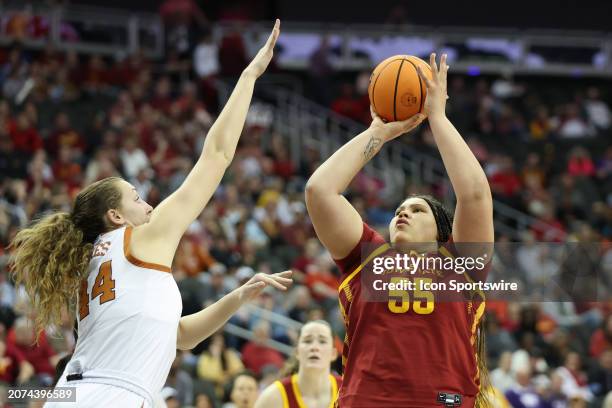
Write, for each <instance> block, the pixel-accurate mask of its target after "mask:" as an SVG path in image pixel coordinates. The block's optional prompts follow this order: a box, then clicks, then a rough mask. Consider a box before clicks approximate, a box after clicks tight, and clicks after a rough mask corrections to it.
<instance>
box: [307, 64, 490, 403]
mask: <svg viewBox="0 0 612 408" xmlns="http://www.w3.org/2000/svg"><path fill="white" fill-rule="evenodd" d="M430 67H431V77H430V78H431V79H430V78H428V77H427V76H426V75H425V74H424V73H423V72H422V70H420V69H419V75H420V77H421V79H422V80H423V81H424V83H425V85H426V87H427V98H426V101H425V106H424V113H425V114H426V115H416V116H413V117H412V118H409V119H407V120H405V121H401V122H390V123H384V122H383V121H382V120H381V119H380V118H379V117H378V116H377V115H376V114H375V113H374V111H372V116H373V120H372V124H371V125H370V127H369V128H368V129H367V130H366V131H364V132H363V133H361V134H359V135H358V136H356V137H355V138H353V139H352V140H351V141H350V142H348V143H347V144H345V145H344V146H343V147H342V148H341V149H339V150H338V151H337V152H335V153H334V154H333V155H332V156H331V157H330V158H329V159H327V161H325V162H324V163H323V164H322V165H321V166H320V167H319V168H318V169H317V170H316V171H315V173H314V174H313V175H312V177H311V178H310V180H309V181H308V184H307V188H306V204H307V207H308V212H309V214H310V217H311V219H312V222H313V224H314V227H315V230H316V233H317V235H318V237H319V239H320V240H321V242H322V243H323V244H324V245H325V247H326V248H327V249H328V250H329V251H330V253H331V255H332V256H333V258H334V259H335V260H336V263H337V264H338V266H339V268H340V270H341V272H342V279H343V281H342V283H341V285H340V288H339V299H340V306H341V311H342V312H343V317H344V319H345V324H346V327H347V335H346V338H345V342H344V343H345V344H344V350H343V363H344V375H343V379H344V382H343V385H342V387H341V389H340V395H339V397H338V405H339V407H341V408H347V407H351V408H353V407H380V408H384V407H419V408H429V407H431V408H434V407H440V406H461V407H473V406H484V405H483V404H484V402H483V397H482V395H481V394H480V384H481V381H483V376H484V374H485V372H484V370H485V365H484V360H483V358H482V357H483V355H482V353H483V352H484V349H483V347H482V340H483V339H482V332H481V330H480V323H481V317H482V314H483V312H484V298H483V296H482V293H478V294H466V295H469V299H467V300H465V301H458V302H454V301H453V302H451V301H443V302H436V298H435V297H434V296H433V294H431V293H425V292H421V293H417V291H416V290H415V291H414V292H413V293H411V292H408V291H395V292H392V291H389V292H388V293H384V295H385V301H384V302H381V301H367V300H366V299H364V293H365V290H368V288H367V287H365V286H364V282H367V279H364V278H367V277H368V276H373V275H371V274H372V258H373V257H374V256H376V255H383V254H384V253H385V252H389V251H395V252H396V253H397V252H398V251H402V249H403V248H406V247H409V248H410V249H411V250H412V251H415V253H416V254H417V255H419V256H421V257H430V256H431V257H442V256H444V257H453V256H456V255H458V253H457V251H458V250H459V245H455V243H481V245H477V246H476V245H475V247H476V248H472V250H467V249H465V248H464V249H463V251H466V252H474V250H475V252H474V253H469V254H466V255H469V256H475V255H480V256H483V257H488V259H490V252H491V251H492V244H491V243H492V242H493V214H492V198H491V192H490V189H489V185H488V182H487V178H486V176H485V174H484V172H483V170H482V168H481V167H480V165H479V163H478V161H477V160H476V158H475V157H474V155H473V154H472V152H471V151H470V149H469V148H468V146H467V145H466V143H465V142H464V141H463V139H462V138H461V136H460V134H459V133H458V132H457V130H456V129H455V127H454V126H453V125H452V123H451V122H450V121H449V120H448V119H447V118H446V115H445V106H446V99H447V94H446V77H447V70H448V65H447V64H446V56H445V55H443V56H442V58H441V61H440V68H439V69H438V67H437V64H436V60H435V55H434V54H432V55H431V57H430ZM425 117H427V118H428V120H429V125H430V127H431V130H432V133H433V136H434V139H435V142H436V145H437V147H438V149H439V151H440V154H441V156H442V159H443V161H444V165H445V167H446V170H447V172H448V175H449V178H450V181H451V183H452V186H453V189H454V192H455V196H456V198H457V204H456V207H455V212H454V219H453V217H452V216H451V215H450V213H449V212H447V211H446V210H445V209H444V207H443V206H442V205H441V204H440V203H439V202H438V201H436V200H435V199H433V198H432V197H430V196H425V195H416V196H411V197H408V198H406V199H405V200H404V201H403V202H402V203H400V204H399V206H398V207H397V210H396V212H395V216H394V217H393V219H392V220H391V222H390V224H389V235H390V244H391V245H389V244H388V243H387V242H385V239H384V238H383V237H382V236H381V235H380V234H378V233H377V232H376V231H374V230H373V229H372V228H370V227H369V226H368V225H367V224H365V223H364V222H363V221H362V219H361V217H360V215H359V213H358V212H357V211H356V210H355V208H353V206H352V205H351V204H350V203H349V202H348V201H347V200H346V199H345V198H344V197H343V196H342V192H343V191H344V190H345V189H346V188H347V187H348V185H349V183H350V182H351V180H352V179H353V178H354V177H355V176H356V175H357V174H358V172H359V171H360V170H361V169H362V168H363V166H364V165H365V164H366V163H367V162H368V161H369V160H370V159H371V158H372V157H373V156H374V155H375V154H376V153H378V151H379V150H380V149H381V148H382V146H383V145H384V144H385V143H387V142H390V141H392V140H393V139H395V138H396V137H398V136H400V135H402V134H404V133H406V132H408V131H410V130H412V129H414V128H415V127H416V126H418V125H419V124H420V123H421V121H423V120H424V119H425ZM389 148H393V147H392V146H390V147H389ZM372 245H373V248H374V249H372V250H369V252H365V253H362V250H364V248H368V247H371V246H372ZM459 255H464V254H463V253H459ZM486 269H487V268H485V270H484V271H483V272H484V273H483V274H482V275H480V276H478V277H476V279H484V277H485V276H486ZM436 272H437V271H425V270H418V271H416V273H414V274H413V275H410V279H414V280H417V279H431V278H432V277H437V276H440V278H446V277H447V276H446V275H437V274H436ZM426 273H427V274H428V275H427V274H426ZM451 274H452V275H455V279H470V274H469V273H464V274H461V275H460V274H457V273H454V272H451ZM472 295H473V296H472Z"/></svg>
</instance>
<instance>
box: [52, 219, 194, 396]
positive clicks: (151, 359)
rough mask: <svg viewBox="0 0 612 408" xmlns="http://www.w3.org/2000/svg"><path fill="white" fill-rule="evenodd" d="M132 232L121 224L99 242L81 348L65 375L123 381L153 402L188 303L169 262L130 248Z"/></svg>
mask: <svg viewBox="0 0 612 408" xmlns="http://www.w3.org/2000/svg"><path fill="white" fill-rule="evenodd" d="M131 233H132V227H123V228H119V229H116V230H114V231H111V232H108V233H106V234H103V235H100V236H99V237H98V239H97V240H96V243H95V244H94V251H93V257H92V259H91V261H90V263H89V274H88V278H87V286H85V284H83V286H82V287H81V291H80V294H79V308H78V309H79V310H78V312H77V319H78V334H79V335H78V340H77V344H76V349H75V352H74V355H73V357H72V359H71V360H70V362H69V363H68V365H67V367H66V370H65V371H64V374H63V376H62V378H61V380H60V381H61V383H62V385H64V386H72V385H74V384H75V383H79V382H89V383H98V384H109V385H115V386H121V387H123V388H127V389H129V390H132V391H134V392H136V393H138V394H140V395H142V396H143V397H144V398H146V399H147V400H149V402H150V404H151V405H152V401H151V400H152V399H153V398H154V396H155V395H156V394H158V393H159V392H160V391H161V389H162V387H163V385H164V383H165V381H166V378H167V376H168V372H169V371H170V366H171V364H172V362H173V360H174V358H175V356H176V336H177V329H178V324H179V319H180V317H181V311H182V303H181V295H180V293H179V290H178V287H177V285H176V282H175V280H174V278H173V276H172V274H171V273H169V272H170V269H169V268H167V267H164V266H161V265H155V264H151V263H146V262H143V261H140V260H138V259H136V258H135V257H134V256H132V255H131V254H130V248H129V243H130V237H131ZM71 374H77V375H76V378H75V376H71ZM78 374H82V379H81V376H80V375H78ZM67 376H68V378H67ZM73 378H75V381H74V382H72V379H73ZM67 379H68V382H67V383H66V382H65V381H66V380H67ZM58 385H59V384H58Z"/></svg>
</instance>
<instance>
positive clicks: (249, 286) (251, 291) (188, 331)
mask: <svg viewBox="0 0 612 408" xmlns="http://www.w3.org/2000/svg"><path fill="white" fill-rule="evenodd" d="M292 282H293V281H292V280H291V271H284V272H280V273H275V274H273V275H266V274H264V273H258V274H256V275H255V276H253V277H252V278H251V279H250V280H249V281H248V282H247V283H245V284H244V285H242V286H241V287H239V288H238V289H235V290H234V291H232V292H230V293H229V294H227V295H225V296H223V298H221V299H220V300H218V301H217V302H215V303H213V304H212V305H210V306H208V307H207V308H206V309H204V310H201V311H199V312H197V313H194V314H191V315H188V316H183V317H181V320H180V321H179V327H178V332H177V340H176V342H177V348H179V349H181V350H191V349H192V348H194V347H195V346H197V345H198V344H199V343H200V342H202V341H203V340H204V339H206V338H208V337H209V336H210V335H212V334H213V333H214V332H216V331H217V330H219V329H220V328H221V326H223V325H224V324H225V323H227V321H228V320H229V318H230V317H231V316H232V315H233V314H234V313H236V311H237V310H238V309H239V308H240V306H242V305H243V304H245V303H246V302H248V301H250V300H252V299H254V298H256V297H257V296H258V295H259V294H260V293H261V292H262V290H264V289H265V288H266V287H267V286H271V287H273V288H276V289H278V290H283V291H285V290H287V288H288V287H289V285H291V283H292Z"/></svg>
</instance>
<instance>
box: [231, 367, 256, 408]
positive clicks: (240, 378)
mask: <svg viewBox="0 0 612 408" xmlns="http://www.w3.org/2000/svg"><path fill="white" fill-rule="evenodd" d="M230 390H231V391H230V398H229V399H230V401H231V403H229V404H224V405H223V408H253V406H254V405H255V401H256V400H257V396H258V394H259V392H258V384H257V378H255V376H254V375H253V374H252V373H249V372H246V371H245V372H242V373H241V374H238V375H237V376H236V377H235V378H234V380H233V381H232V382H231V387H230Z"/></svg>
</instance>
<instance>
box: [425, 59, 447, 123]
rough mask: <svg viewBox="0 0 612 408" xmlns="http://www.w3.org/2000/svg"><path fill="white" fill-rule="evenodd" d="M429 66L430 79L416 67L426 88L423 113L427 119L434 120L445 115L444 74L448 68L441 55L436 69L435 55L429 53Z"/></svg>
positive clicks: (445, 92)
mask: <svg viewBox="0 0 612 408" xmlns="http://www.w3.org/2000/svg"><path fill="white" fill-rule="evenodd" d="M429 65H430V67H431V74H432V78H431V79H429V77H428V76H427V75H425V74H424V73H423V70H422V69H421V67H417V72H418V73H419V76H420V77H421V79H422V80H423V82H425V85H426V86H427V98H425V105H424V106H423V111H424V112H425V113H426V114H427V116H428V117H430V118H434V117H439V116H444V115H445V114H446V112H445V110H446V100H447V99H448V94H447V90H446V73H447V72H448V68H449V66H448V65H447V64H446V54H442V57H441V58H440V68H438V66H437V64H436V54H435V53H431V55H430V56H429Z"/></svg>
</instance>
